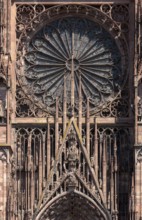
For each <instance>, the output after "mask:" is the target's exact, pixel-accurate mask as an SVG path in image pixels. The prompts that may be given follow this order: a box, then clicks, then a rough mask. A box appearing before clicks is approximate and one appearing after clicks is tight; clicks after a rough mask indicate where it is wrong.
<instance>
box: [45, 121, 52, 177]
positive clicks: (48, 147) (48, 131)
mask: <svg viewBox="0 0 142 220" xmlns="http://www.w3.org/2000/svg"><path fill="white" fill-rule="evenodd" d="M46 152H47V155H46V159H47V162H46V163H47V177H48V175H49V171H50V159H51V155H50V154H51V152H50V124H49V120H48V122H47V151H46Z"/></svg>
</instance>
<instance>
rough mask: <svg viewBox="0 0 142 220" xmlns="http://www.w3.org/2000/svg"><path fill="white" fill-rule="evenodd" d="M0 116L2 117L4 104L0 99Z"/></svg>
mask: <svg viewBox="0 0 142 220" xmlns="http://www.w3.org/2000/svg"><path fill="white" fill-rule="evenodd" d="M0 118H4V106H3V102H2V100H0Z"/></svg>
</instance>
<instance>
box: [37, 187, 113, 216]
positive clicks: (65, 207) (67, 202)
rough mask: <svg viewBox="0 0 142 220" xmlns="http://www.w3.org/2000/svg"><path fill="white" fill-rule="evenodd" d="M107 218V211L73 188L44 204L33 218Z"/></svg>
mask: <svg viewBox="0 0 142 220" xmlns="http://www.w3.org/2000/svg"><path fill="white" fill-rule="evenodd" d="M53 219H54V220H61V219H64V220H72V219H73V220H84V219H87V220H93V219H95V220H109V219H111V217H110V216H109V214H108V213H107V212H105V211H104V210H103V207H102V208H101V204H100V206H99V205H98V204H97V203H96V202H95V201H94V200H93V199H91V198H89V197H88V196H86V195H85V194H83V193H81V192H79V191H77V190H75V191H71V192H70V191H69V192H65V193H62V194H61V195H58V196H56V197H55V198H54V199H52V200H51V201H50V202H48V203H47V204H45V205H44V207H43V208H42V209H41V210H40V211H39V213H38V214H37V216H36V218H35V220H53Z"/></svg>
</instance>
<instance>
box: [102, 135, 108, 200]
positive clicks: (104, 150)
mask: <svg viewBox="0 0 142 220" xmlns="http://www.w3.org/2000/svg"><path fill="white" fill-rule="evenodd" d="M106 147H107V146H106V139H105V138H104V141H103V194H104V202H105V203H106V178H107V176H106V171H107V163H106V152H107V150H106Z"/></svg>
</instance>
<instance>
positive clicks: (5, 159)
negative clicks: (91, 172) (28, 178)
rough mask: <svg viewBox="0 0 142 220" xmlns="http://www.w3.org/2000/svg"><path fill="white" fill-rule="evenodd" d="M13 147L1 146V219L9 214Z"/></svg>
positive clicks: (4, 219)
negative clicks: (10, 169) (10, 166)
mask: <svg viewBox="0 0 142 220" xmlns="http://www.w3.org/2000/svg"><path fill="white" fill-rule="evenodd" d="M10 149H11V148H10V147H8V146H0V220H1V219H2V220H6V219H7V218H6V215H7V214H8V203H7V202H8V185H9V179H10V172H9V154H10V151H9V150H10Z"/></svg>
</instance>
